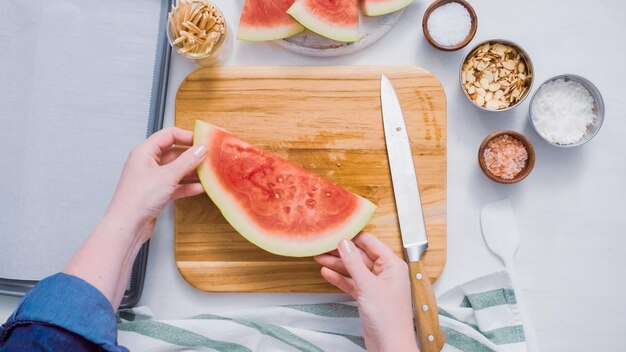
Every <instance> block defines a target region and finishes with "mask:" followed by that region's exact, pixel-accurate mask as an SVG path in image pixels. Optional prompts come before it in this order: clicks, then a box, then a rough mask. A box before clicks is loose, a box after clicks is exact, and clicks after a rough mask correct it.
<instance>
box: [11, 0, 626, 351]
mask: <svg viewBox="0 0 626 352" xmlns="http://www.w3.org/2000/svg"><path fill="white" fill-rule="evenodd" d="M214 2H215V3H216V4H217V5H218V6H219V7H220V8H221V9H222V11H223V12H224V14H225V15H226V17H227V20H228V23H230V24H231V25H232V26H233V27H235V26H236V24H237V23H238V16H239V12H240V4H239V2H238V1H232V0H215V1H214ZM471 3H472V4H473V5H474V7H475V9H476V11H477V13H478V18H479V28H478V33H477V34H476V37H475V39H474V41H473V42H472V44H475V43H477V42H479V41H481V40H485V39H493V38H505V39H509V40H513V41H515V42H517V43H519V44H520V45H521V46H522V47H524V48H525V49H526V50H527V51H528V52H529V54H530V56H531V58H532V60H533V62H534V66H535V72H536V81H535V82H536V83H535V85H534V87H533V92H534V91H535V90H536V88H537V87H538V83H540V82H543V81H544V80H546V79H548V78H549V77H552V76H554V75H557V74H560V73H576V74H579V75H582V76H584V77H586V78H588V79H590V80H591V81H592V82H594V83H595V84H596V85H597V87H598V88H599V89H600V91H601V92H602V94H603V96H604V100H605V103H606V110H607V113H606V120H605V123H604V126H603V128H602V130H601V131H600V133H599V134H598V135H597V136H596V138H595V139H594V140H593V141H592V142H590V143H588V144H586V145H584V146H582V147H578V148H574V149H558V148H555V147H552V146H549V145H548V144H546V143H545V142H543V141H542V140H541V139H540V138H539V137H538V136H537V135H536V134H535V132H534V131H532V130H531V127H530V126H529V124H528V120H527V117H528V114H527V112H528V103H529V99H528V100H526V101H525V102H524V103H523V104H521V106H519V107H517V108H515V109H513V110H511V111H508V112H505V113H488V112H483V111H480V110H478V109H477V108H474V107H473V106H472V105H471V104H470V103H469V102H468V101H467V100H466V98H465V97H464V96H463V93H462V91H461V90H460V88H459V84H458V78H457V77H458V68H459V65H460V61H461V60H462V58H463V56H464V55H465V54H466V53H467V52H468V50H469V47H467V48H465V49H462V50H460V51H458V52H453V53H447V52H441V51H438V50H435V49H433V48H431V47H430V46H429V45H428V43H427V42H426V40H425V39H424V37H423V34H422V31H421V19H422V14H423V12H424V10H425V9H426V7H427V2H425V1H420V0H418V2H417V3H416V4H415V5H413V6H412V7H410V8H409V9H408V10H407V11H406V12H405V14H404V16H403V17H402V19H401V20H400V22H399V23H398V24H397V25H396V26H395V27H394V28H393V29H392V30H391V32H389V33H388V34H387V36H385V37H384V38H383V39H382V40H381V41H380V42H378V43H376V44H374V45H373V46H371V47H369V48H367V49H365V50H364V51H362V52H359V53H356V54H352V55H349V56H344V57H339V58H331V59H319V58H309V57H303V56H299V55H296V54H292V53H290V52H287V51H285V50H283V49H281V48H279V47H278V46H276V45H274V44H272V43H245V42H237V41H235V43H234V48H233V52H232V54H231V57H230V59H229V61H228V62H227V63H226V64H228V65H246V66H252V65H259V66H261V65H285V66H288V65H312V66H313V65H395V64H411V65H418V66H421V67H424V68H426V69H428V70H430V71H431V72H433V73H434V74H435V75H436V76H437V77H438V78H439V79H440V80H441V82H442V83H443V86H444V88H445V90H446V95H447V98H448V261H447V264H446V267H445V271H444V273H443V275H442V277H441V279H440V280H439V281H438V282H437V284H436V285H435V289H436V291H437V292H438V293H442V292H444V291H445V290H447V289H448V288H450V287H452V286H454V285H457V284H460V283H462V282H464V281H467V280H469V279H472V278H475V277H477V276H479V275H482V274H486V273H489V272H492V271H494V270H497V269H499V268H500V267H501V263H500V262H499V261H498V260H497V259H496V258H495V257H494V256H493V255H492V254H491V253H490V252H489V250H488V249H487V247H486V246H485V244H484V242H483V240H482V235H481V232H480V224H479V213H480V209H481V207H482V206H483V205H484V204H486V203H487V202H490V201H492V200H497V199H500V198H504V197H509V198H510V199H511V201H512V204H513V206H514V209H515V213H516V216H517V220H518V226H519V228H520V233H521V244H520V248H519V251H518V255H517V262H516V263H517V267H518V271H519V276H520V279H521V284H522V287H523V291H524V295H525V297H526V301H527V303H528V309H529V311H530V315H531V318H532V320H533V322H534V326H535V329H536V331H537V335H538V340H539V345H540V346H541V349H542V350H544V351H557V350H559V351H589V350H594V351H618V350H623V349H624V347H623V346H626V342H624V341H622V340H621V336H623V334H622V333H623V331H624V326H626V281H625V280H624V275H623V274H624V273H626V255H625V254H624V252H625V251H626V239H625V238H626V237H624V235H625V234H626V233H625V230H624V229H625V228H626V215H624V210H625V208H626V207H625V205H626V202H625V199H626V186H624V184H623V182H624V180H625V179H626V153H625V151H626V138H625V136H626V109H624V106H625V105H626V98H625V97H624V93H625V92H626V84H625V83H624V82H626V79H625V78H626V64H625V61H624V58H625V57H626V44H625V43H626V41H625V40H624V35H625V34H626V21H625V20H624V14H626V2H623V1H618V0H599V1H593V2H589V1H582V0H576V1H572V0H552V1H540V0H526V1H513V0H506V1H505V0H499V1H496V0H485V1H471ZM472 44H470V46H471V45H472ZM194 68H195V66H194V64H193V63H191V62H188V61H186V60H184V59H182V58H180V57H179V56H178V55H173V57H172V65H171V71H170V83H169V92H168V101H167V110H166V117H165V125H166V126H171V125H173V121H174V116H173V110H174V106H173V102H174V96H175V94H176V90H177V88H178V85H179V84H180V82H181V81H182V80H183V79H184V77H185V76H186V75H187V74H189V73H190V72H191V71H192V70H193V69H194ZM500 129H514V130H517V131H521V132H522V133H524V134H526V135H527V136H529V137H530V139H531V141H532V143H533V144H534V146H535V150H536V155H537V162H536V165H535V169H534V171H533V172H532V174H531V175H530V176H529V178H528V179H526V180H525V181H523V182H521V183H520V184H517V185H499V184H496V183H494V182H492V181H490V180H488V179H487V178H486V177H485V176H484V175H483V174H482V173H481V171H480V169H479V167H478V163H477V161H476V151H477V148H478V146H479V144H480V142H481V141H482V139H483V138H484V137H485V136H486V135H487V134H488V133H490V132H492V131H495V130H500ZM341 300H347V297H346V296H343V295H339V294H209V293H204V292H201V291H198V290H196V289H194V288H192V287H191V286H189V285H188V284H187V283H186V282H185V281H184V280H183V279H182V277H181V276H180V275H179V274H178V272H177V270H176V265H175V263H174V251H173V211H172V207H171V206H170V207H168V208H167V209H166V210H165V212H164V214H163V215H162V216H161V218H160V219H159V223H158V226H157V229H156V231H155V235H154V237H153V239H152V242H151V245H150V257H149V261H148V272H147V278H146V282H145V289H144V292H143V297H142V299H141V301H140V305H147V306H149V307H150V308H151V309H152V310H153V311H154V312H155V313H156V315H157V316H158V317H159V318H164V319H167V318H182V317H186V316H191V315H196V314H199V313H203V312H219V311H222V310H225V309H228V308H229V307H240V308H241V307H255V306H266V305H274V304H285V303H306V302H322V301H341ZM17 301H18V300H17V299H16V298H13V297H0V317H3V318H4V317H6V316H8V315H9V314H10V312H11V311H12V309H13V308H14V306H15V305H16V304H17Z"/></svg>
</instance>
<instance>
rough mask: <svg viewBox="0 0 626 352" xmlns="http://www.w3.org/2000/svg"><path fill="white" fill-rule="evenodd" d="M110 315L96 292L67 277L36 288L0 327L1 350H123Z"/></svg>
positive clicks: (54, 277)
mask: <svg viewBox="0 0 626 352" xmlns="http://www.w3.org/2000/svg"><path fill="white" fill-rule="evenodd" d="M116 323H117V322H116V317H115V312H114V311H113V307H111V304H110V303H109V301H108V300H107V299H106V298H105V297H104V295H102V293H101V292H100V291H98V290H97V289H96V288H95V287H93V286H91V285H90V284H88V283H87V282H85V281H83V280H82V279H79V278H77V277H75V276H72V275H67V274H63V273H59V274H55V275H52V276H50V277H48V278H46V279H44V280H42V281H40V282H39V283H38V284H37V286H35V287H34V288H33V289H32V290H31V291H30V292H29V293H28V294H27V295H26V296H25V297H24V299H23V300H22V301H21V302H20V304H19V305H18V307H17V309H15V312H13V314H12V315H11V316H10V317H9V319H8V320H7V322H6V323H4V324H3V325H2V326H1V327H0V351H111V352H113V351H114V352H118V351H125V352H127V351H128V350H127V349H126V348H124V347H121V346H118V344H117V324H116Z"/></svg>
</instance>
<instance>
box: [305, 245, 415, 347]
mask: <svg viewBox="0 0 626 352" xmlns="http://www.w3.org/2000/svg"><path fill="white" fill-rule="evenodd" d="M314 259H315V261H317V262H318V263H319V264H321V265H322V266H323V267H322V271H321V273H322V276H323V277H324V278H325V279H326V280H327V281H328V282H330V283H331V284H333V285H335V286H337V287H338V288H339V289H341V290H342V291H344V292H345V293H347V294H349V295H350V296H352V297H353V298H354V299H355V300H356V301H357V304H358V307H359V315H360V317H361V322H362V324H363V335H364V337H365V345H366V347H367V350H368V351H370V352H372V351H374V352H376V351H381V352H382V351H406V352H408V351H418V349H417V343H416V340H415V332H414V329H413V311H412V308H411V287H410V283H409V272H408V267H407V264H406V263H405V262H404V260H402V259H400V258H399V257H398V256H397V255H396V254H395V253H394V252H393V251H392V250H391V249H390V248H389V247H387V246H386V245H385V244H384V243H383V242H381V241H380V240H379V239H378V238H376V237H375V236H374V235H372V234H369V233H362V234H360V235H358V236H357V237H355V238H354V240H353V241H347V240H343V241H341V242H340V243H339V247H338V252H337V251H333V252H330V253H327V254H322V255H318V256H316V257H315V258H314Z"/></svg>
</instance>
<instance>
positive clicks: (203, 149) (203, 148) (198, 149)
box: [193, 144, 206, 158]
mask: <svg viewBox="0 0 626 352" xmlns="http://www.w3.org/2000/svg"><path fill="white" fill-rule="evenodd" d="M195 148H196V150H194V151H193V155H195V156H197V157H198V158H200V157H202V156H204V154H205V153H206V146H204V145H202V144H201V145H199V146H196V147H195Z"/></svg>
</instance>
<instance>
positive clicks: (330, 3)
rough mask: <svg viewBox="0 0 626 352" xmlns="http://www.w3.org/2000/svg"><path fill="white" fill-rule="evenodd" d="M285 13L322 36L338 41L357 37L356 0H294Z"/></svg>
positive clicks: (351, 39) (347, 40)
mask: <svg viewBox="0 0 626 352" xmlns="http://www.w3.org/2000/svg"><path fill="white" fill-rule="evenodd" d="M287 13H288V14H290V15H291V16H293V18H295V19H296V20H297V21H298V22H300V24H302V25H303V26H304V27H306V28H307V29H309V30H311V31H313V32H315V33H317V34H319V35H322V36H324V37H327V38H330V39H334V40H337V41H340V42H356V41H357V40H358V39H359V9H358V0H296V2H294V3H293V5H291V7H290V8H289V10H287Z"/></svg>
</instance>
